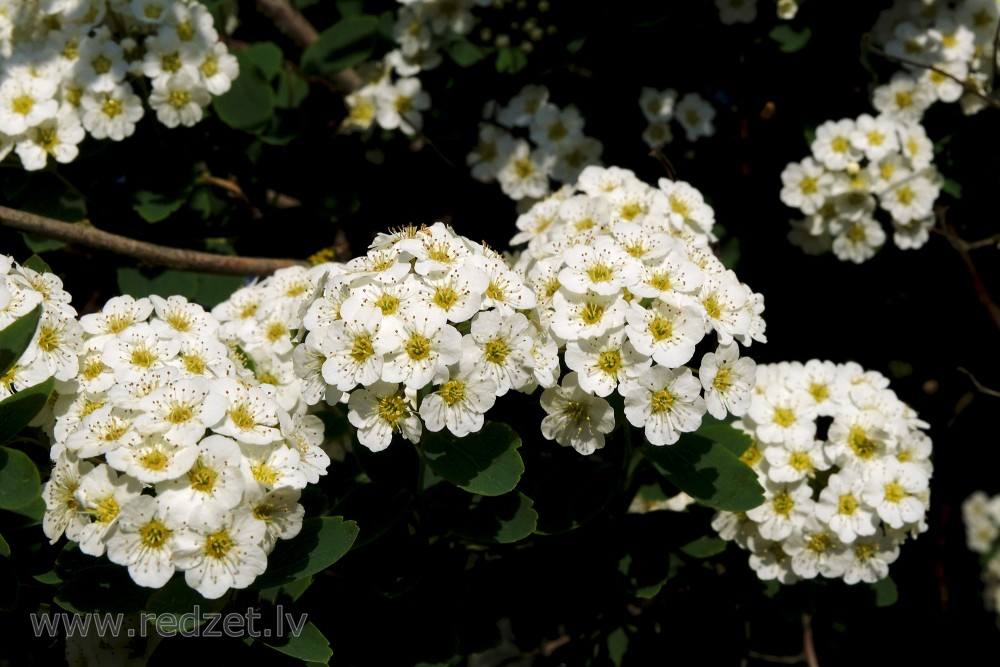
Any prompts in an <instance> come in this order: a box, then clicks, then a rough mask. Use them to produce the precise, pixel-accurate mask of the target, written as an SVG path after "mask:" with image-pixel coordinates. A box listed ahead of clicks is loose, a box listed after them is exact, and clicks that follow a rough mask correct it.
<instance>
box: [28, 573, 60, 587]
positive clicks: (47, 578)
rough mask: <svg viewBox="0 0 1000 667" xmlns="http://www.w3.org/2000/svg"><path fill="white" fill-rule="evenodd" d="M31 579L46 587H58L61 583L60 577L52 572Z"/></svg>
mask: <svg viewBox="0 0 1000 667" xmlns="http://www.w3.org/2000/svg"><path fill="white" fill-rule="evenodd" d="M32 579H34V580H35V581H37V582H38V583H40V584H45V585H46V586H58V585H59V584H61V583H62V582H63V580H62V577H60V576H59V575H58V574H56V573H55V572H54V571H52V570H49V571H48V572H46V573H45V574H36V575H35V576H34V577H32Z"/></svg>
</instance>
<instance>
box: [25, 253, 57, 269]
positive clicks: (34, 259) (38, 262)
mask: <svg viewBox="0 0 1000 667" xmlns="http://www.w3.org/2000/svg"><path fill="white" fill-rule="evenodd" d="M21 266H24V267H27V268H29V269H31V270H32V271H37V272H38V273H52V268H51V267H50V266H49V265H48V263H47V262H46V261H45V260H44V259H42V258H41V257H39V256H38V255H32V256H31V257H29V258H28V259H26V260H24V261H23V262H21Z"/></svg>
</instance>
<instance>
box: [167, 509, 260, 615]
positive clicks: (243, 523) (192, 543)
mask: <svg viewBox="0 0 1000 667" xmlns="http://www.w3.org/2000/svg"><path fill="white" fill-rule="evenodd" d="M266 532H267V528H266V526H264V524H263V523H261V522H259V521H256V520H254V518H253V516H252V514H251V512H250V510H249V509H247V510H242V511H238V510H226V509H224V508H223V507H221V506H219V505H217V504H215V503H211V502H209V503H205V504H204V505H200V506H199V507H197V508H195V510H194V511H193V512H192V514H191V517H190V518H189V519H188V525H187V527H186V529H185V530H182V531H180V532H179V533H177V535H175V537H174V539H175V546H174V564H175V565H176V566H177V568H178V569H180V570H183V571H184V579H185V581H186V582H187V585H188V586H190V587H191V588H193V589H195V590H196V591H198V592H199V593H201V594H202V595H203V596H205V597H206V598H208V599H210V600H214V599H216V598H219V597H221V596H222V594H223V593H225V592H226V591H228V590H229V589H230V588H246V587H247V586H249V585H250V584H251V583H253V580H254V579H256V578H257V577H258V576H259V575H261V574H263V573H264V570H265V569H266V568H267V556H266V555H265V553H264V550H263V549H262V548H261V543H262V542H263V540H264V536H265V534H266Z"/></svg>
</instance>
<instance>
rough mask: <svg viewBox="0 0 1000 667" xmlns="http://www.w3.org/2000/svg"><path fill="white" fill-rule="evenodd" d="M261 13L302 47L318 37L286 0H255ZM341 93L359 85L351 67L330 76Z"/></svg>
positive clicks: (313, 29) (300, 13) (358, 78)
mask: <svg viewBox="0 0 1000 667" xmlns="http://www.w3.org/2000/svg"><path fill="white" fill-rule="evenodd" d="M257 8H258V9H260V11H261V13H262V14H264V15H265V16H267V17H268V18H270V19H271V20H272V21H274V24H275V25H276V26H278V29H279V30H281V32H283V33H285V34H286V35H288V36H289V37H290V38H291V39H292V41H293V42H295V43H296V44H298V46H299V47H300V48H302V49H306V48H308V47H309V45H310V44H312V43H313V42H315V41H316V40H317V39H319V32H318V31H317V30H316V28H314V27H313V25H312V23H310V22H309V20H308V19H307V18H306V17H305V16H303V15H302V12H300V11H299V10H298V9H296V8H295V7H293V6H292V5H291V3H290V2H288V0H257ZM331 78H332V79H333V81H334V83H336V84H337V88H339V89H340V90H341V92H343V93H345V94H346V93H352V92H354V91H355V90H357V89H358V88H360V87H361V83H362V82H361V77H360V76H359V75H358V73H357V72H355V71H354V70H353V69H351V68H348V69H345V70H341V71H339V72H337V73H336V74H333V75H332V76H331Z"/></svg>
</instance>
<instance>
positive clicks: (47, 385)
mask: <svg viewBox="0 0 1000 667" xmlns="http://www.w3.org/2000/svg"><path fill="white" fill-rule="evenodd" d="M53 387H55V379H54V378H49V379H48V380H45V381H44V382H39V383H38V384H35V385H32V386H30V387H28V388H27V389H22V390H21V391H19V392H17V393H16V394H14V395H13V396H8V397H7V398H5V399H3V400H2V401H0V442H7V441H8V440H10V439H11V438H13V437H14V436H16V435H17V434H18V433H20V432H21V429H23V428H24V427H25V426H27V425H28V423H29V422H31V420H32V419H34V418H35V415H37V414H38V413H39V412H41V411H42V409H43V408H44V407H45V404H46V403H47V402H48V400H49V397H50V396H51V395H52V389H53Z"/></svg>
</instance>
